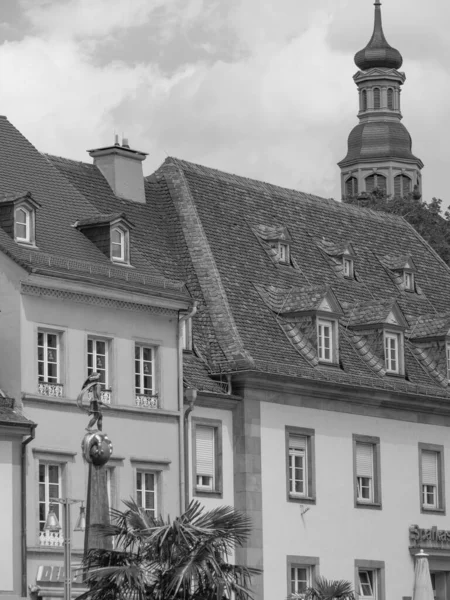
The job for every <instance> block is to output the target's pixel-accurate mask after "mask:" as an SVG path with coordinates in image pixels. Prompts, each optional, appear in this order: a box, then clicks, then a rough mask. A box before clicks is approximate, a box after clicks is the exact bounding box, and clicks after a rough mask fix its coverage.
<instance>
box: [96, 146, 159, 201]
mask: <svg viewBox="0 0 450 600" xmlns="http://www.w3.org/2000/svg"><path fill="white" fill-rule="evenodd" d="M88 152H89V156H92V158H93V159H94V165H95V166H96V167H98V168H99V169H100V171H101V172H102V175H103V177H104V178H105V179H106V181H107V182H108V183H109V185H110V186H111V189H112V191H113V192H114V193H115V194H116V196H118V197H119V198H124V199H125V200H132V201H133V202H140V203H141V204H143V203H145V189H144V174H143V171H142V161H144V160H145V157H146V156H147V153H146V152H139V151H138V150H132V149H131V148H130V146H129V145H128V140H127V139H126V138H124V139H123V140H122V145H120V144H119V139H118V136H117V135H116V142H115V144H114V146H108V147H106V148H98V149H97V150H88Z"/></svg>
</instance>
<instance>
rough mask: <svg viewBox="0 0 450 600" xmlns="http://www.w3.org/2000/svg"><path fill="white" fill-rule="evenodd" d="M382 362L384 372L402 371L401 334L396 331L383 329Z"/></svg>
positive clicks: (397, 373)
mask: <svg viewBox="0 0 450 600" xmlns="http://www.w3.org/2000/svg"><path fill="white" fill-rule="evenodd" d="M384 362H385V368H386V373H390V374H392V375H400V374H402V373H403V334H402V333H401V332H398V331H384Z"/></svg>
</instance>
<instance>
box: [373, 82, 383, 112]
mask: <svg viewBox="0 0 450 600" xmlns="http://www.w3.org/2000/svg"><path fill="white" fill-rule="evenodd" d="M377 92H378V97H377ZM377 100H378V102H377ZM377 104H378V106H377ZM373 108H374V110H380V109H381V88H379V87H378V86H376V87H374V88H373Z"/></svg>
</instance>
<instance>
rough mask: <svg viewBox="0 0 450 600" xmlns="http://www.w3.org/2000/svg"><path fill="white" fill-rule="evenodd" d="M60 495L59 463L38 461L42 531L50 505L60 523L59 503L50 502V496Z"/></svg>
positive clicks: (40, 525) (40, 523) (59, 496)
mask: <svg viewBox="0 0 450 600" xmlns="http://www.w3.org/2000/svg"><path fill="white" fill-rule="evenodd" d="M61 496H62V490H61V465H59V464H52V463H46V462H39V531H44V526H45V521H46V519H47V514H48V511H49V510H50V506H51V507H52V509H53V510H54V512H55V514H56V516H57V517H58V520H59V522H60V523H61V515H60V510H59V507H60V505H59V504H56V503H55V504H51V502H50V498H61Z"/></svg>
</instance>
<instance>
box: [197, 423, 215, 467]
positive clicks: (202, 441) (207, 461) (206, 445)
mask: <svg viewBox="0 0 450 600" xmlns="http://www.w3.org/2000/svg"><path fill="white" fill-rule="evenodd" d="M195 431H196V434H195V435H196V439H195V450H196V459H197V460H196V462H197V464H196V468H197V475H206V476H209V477H213V476H214V427H205V426H203V425H197V427H196V430H195Z"/></svg>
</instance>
